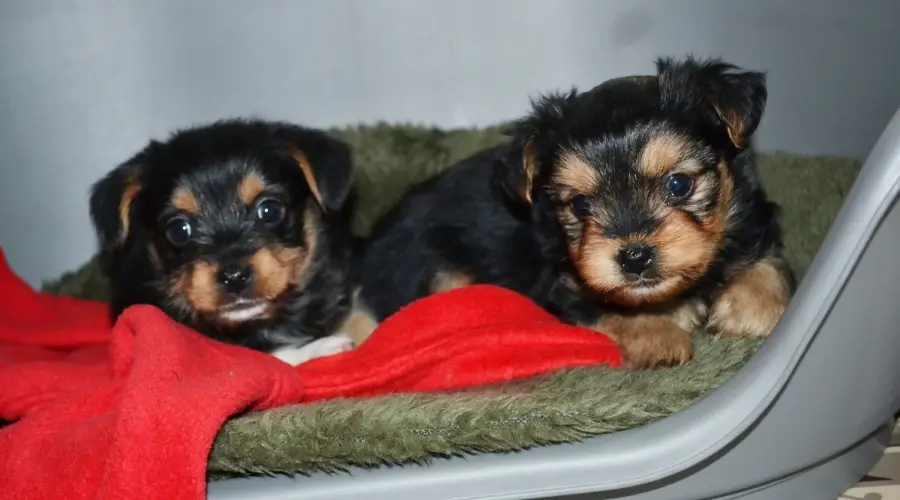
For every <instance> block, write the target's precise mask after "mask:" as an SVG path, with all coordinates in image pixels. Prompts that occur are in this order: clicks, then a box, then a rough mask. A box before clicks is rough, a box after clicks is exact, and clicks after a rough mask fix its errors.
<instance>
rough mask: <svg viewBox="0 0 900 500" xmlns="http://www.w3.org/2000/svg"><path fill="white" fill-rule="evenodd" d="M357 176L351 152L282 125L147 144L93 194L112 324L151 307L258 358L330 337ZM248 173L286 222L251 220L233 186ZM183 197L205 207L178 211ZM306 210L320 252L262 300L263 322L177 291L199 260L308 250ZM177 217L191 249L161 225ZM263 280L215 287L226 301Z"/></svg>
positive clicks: (204, 131) (344, 306)
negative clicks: (205, 305)
mask: <svg viewBox="0 0 900 500" xmlns="http://www.w3.org/2000/svg"><path fill="white" fill-rule="evenodd" d="M292 151H301V152H302V153H303V154H305V156H306V158H307V159H308V160H309V164H311V166H312V171H313V172H314V178H315V180H316V183H317V185H318V188H319V192H320V194H321V198H322V206H319V205H318V204H317V203H316V201H315V199H314V197H313V196H312V193H311V190H310V186H309V185H308V184H307V182H306V181H305V179H304V177H303V173H302V171H301V169H300V168H299V165H298V163H297V161H296V160H295V159H294V158H293V157H292V156H291V152H292ZM351 171H352V165H351V157H350V151H349V148H348V147H347V146H346V145H345V144H343V143H342V142H340V141H338V140H336V139H333V138H331V137H329V136H327V135H326V134H325V133H323V132H321V131H317V130H313V129H308V128H304V127H300V126H296V125H292V124H287V123H282V122H267V121H262V120H223V121H218V122H215V123H212V124H208V125H204V126H197V127H193V128H188V129H184V130H180V131H177V132H176V133H174V134H172V135H171V137H170V138H169V139H168V140H166V141H164V142H158V141H151V142H150V143H149V144H148V145H147V146H146V147H145V148H144V149H142V150H141V151H140V152H138V153H137V154H136V155H135V156H134V157H132V158H130V159H129V160H127V161H125V162H124V163H122V164H121V165H120V166H118V167H117V168H115V169H114V170H112V171H111V172H110V173H109V174H107V175H106V176H105V177H103V178H102V179H101V180H100V181H98V182H97V183H96V184H95V185H94V186H93V188H92V192H91V197H90V212H91V218H92V221H93V223H94V226H95V228H96V232H97V236H98V240H99V246H100V250H101V258H102V259H103V262H104V263H105V264H106V269H107V272H108V273H109V274H110V275H111V276H110V277H111V281H112V300H111V304H110V314H111V315H112V317H113V318H114V319H115V318H117V317H118V316H119V315H120V314H121V313H122V312H123V310H124V309H126V308H127V307H129V306H131V305H134V304H150V305H154V306H157V307H159V308H161V309H162V310H164V311H165V312H166V313H168V314H169V315H171V316H172V317H173V318H175V319H176V320H178V321H180V322H183V323H185V324H188V325H190V326H192V327H195V328H196V329H198V330H199V331H200V332H202V333H204V334H206V335H208V336H210V337H213V338H216V339H219V340H223V341H227V342H231V343H235V344H239V345H244V346H247V347H250V348H254V349H259V350H263V351H271V350H273V349H275V348H277V347H279V346H282V345H296V346H299V345H302V344H304V343H307V342H308V341H311V340H313V339H315V338H320V337H323V336H327V335H330V334H331V333H333V330H334V329H335V328H336V327H337V326H338V325H339V323H340V322H341V321H342V320H343V319H344V318H345V317H346V316H347V314H348V313H349V311H350V305H351V297H350V281H349V274H350V270H349V266H350V264H351V261H352V258H351V257H352V253H351V252H352V248H351V245H352V240H351V236H350V234H349V227H350V224H349V220H348V216H349V212H350V210H351V205H352V203H351V201H352V199H351V198H352V197H351V196H350V186H351ZM251 173H253V174H256V175H258V176H261V177H262V178H263V179H264V180H265V191H264V193H263V195H261V197H272V198H274V199H277V200H278V201H279V202H280V203H283V206H284V207H285V212H284V213H285V216H284V220H283V221H282V222H280V223H277V224H274V225H272V226H271V227H270V226H267V225H266V224H264V223H263V222H262V221H260V220H258V219H255V218H254V213H255V212H254V210H255V209H256V208H255V207H256V206H255V205H251V206H245V205H244V203H242V202H241V201H240V199H239V197H238V192H237V188H238V185H239V184H240V182H241V180H242V179H243V178H244V176H246V175H248V174H251ZM129 189H132V190H133V191H136V194H135V196H134V197H133V200H132V201H131V203H130V205H129V206H130V210H129V211H128V218H127V224H128V226H129V229H128V231H127V233H125V232H124V228H123V221H122V219H121V218H120V213H121V212H120V209H121V206H122V204H123V197H125V198H126V203H127V201H128V199H127V194H128V192H129V191H128V190H129ZM176 189H186V190H187V191H188V192H190V193H191V194H192V195H193V196H194V197H195V198H196V200H197V204H198V205H199V206H200V207H202V208H201V210H200V211H199V212H198V213H197V214H194V215H191V214H185V213H183V212H182V211H179V210H178V209H177V208H176V207H174V206H173V204H172V199H173V193H174V192H175V190H176ZM307 210H308V211H311V212H310V213H312V214H313V215H314V217H313V219H314V224H313V226H314V228H313V229H312V230H313V231H315V232H316V237H315V244H314V245H312V248H307V249H306V250H307V251H311V252H312V258H311V259H310V261H309V264H308V266H307V267H306V271H305V273H304V274H303V277H302V280H299V282H297V283H292V284H290V285H289V286H288V287H287V288H286V289H285V290H284V292H283V293H280V294H279V295H278V296H277V297H274V298H271V300H266V301H265V302H266V303H267V304H268V306H269V307H270V310H269V313H268V314H266V315H265V317H264V318H261V319H251V320H249V321H245V322H244V321H240V322H236V323H227V324H226V323H223V322H221V321H218V320H217V319H216V316H215V314H214V313H212V314H210V313H209V312H207V313H200V312H198V311H196V310H194V308H192V307H191V305H190V303H189V302H188V301H186V299H185V297H184V296H182V295H179V293H177V291H176V292H172V291H171V290H172V283H173V282H174V281H177V277H178V276H179V275H180V273H183V272H185V271H186V270H188V269H190V267H191V266H193V265H194V264H196V263H199V262H205V263H211V264H213V265H216V266H219V267H221V266H222V265H225V264H227V263H238V264H240V265H247V262H248V259H249V257H250V256H251V255H253V254H254V253H255V252H257V251H258V250H260V249H263V248H287V249H303V248H306V247H307V246H310V242H308V241H305V237H304V234H305V233H304V231H306V230H307V229H309V228H306V227H305V222H304V213H305V211H307ZM173 217H186V218H187V219H188V220H189V221H190V223H191V224H192V227H193V235H192V238H191V240H190V241H189V242H188V243H187V244H186V245H184V246H176V245H173V244H171V243H170V242H169V240H167V238H166V231H165V228H166V224H167V223H168V222H169V221H171V220H172V218H173ZM151 252H155V253H156V255H157V256H158V258H155V259H154V257H153V255H152V254H151ZM258 274H259V273H257V274H255V275H254V276H253V277H251V278H250V280H249V281H248V284H247V288H246V289H245V290H243V291H241V292H236V293H234V294H231V295H228V294H227V293H226V292H225V291H223V289H222V288H221V285H219V288H218V289H217V293H220V294H221V295H220V300H221V301H225V300H226V299H225V298H226V297H228V300H231V299H233V298H235V297H242V298H247V299H255V298H257V297H255V296H253V293H255V292H254V290H255V288H254V287H255V286H257V283H256V280H258V279H261V278H259V275H258Z"/></svg>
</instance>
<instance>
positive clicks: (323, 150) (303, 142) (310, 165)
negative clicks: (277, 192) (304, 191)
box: [287, 132, 353, 212]
mask: <svg viewBox="0 0 900 500" xmlns="http://www.w3.org/2000/svg"><path fill="white" fill-rule="evenodd" d="M287 150H288V152H289V153H290V155H291V157H292V158H293V159H294V161H296V162H297V165H298V166H299V167H300V170H301V172H302V173H303V177H304V178H305V179H306V184H307V185H308V186H309V190H310V192H311V193H312V195H313V197H314V198H315V199H316V202H318V204H319V206H321V207H322V209H323V210H325V211H326V212H337V211H340V209H341V208H342V207H343V206H344V202H346V201H347V196H348V195H349V194H350V189H351V187H352V185H353V159H352V155H351V153H350V147H349V146H347V144H345V143H344V142H342V141H339V140H337V139H335V138H333V137H330V136H328V135H326V134H324V133H312V132H310V133H308V134H302V137H301V136H298V137H296V138H294V140H291V141H290V142H289V143H288V144H287Z"/></svg>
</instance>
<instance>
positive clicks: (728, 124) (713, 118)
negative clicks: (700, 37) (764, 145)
mask: <svg viewBox="0 0 900 500" xmlns="http://www.w3.org/2000/svg"><path fill="white" fill-rule="evenodd" d="M656 68H657V72H658V73H659V86H660V95H661V98H662V105H663V107H664V108H670V109H674V110H677V111H679V112H685V111H690V109H691V108H696V107H697V106H699V107H700V108H701V110H702V114H703V118H704V119H705V120H706V121H707V122H708V123H711V124H712V125H714V126H717V127H719V128H720V129H724V132H725V133H726V134H727V136H728V139H729V140H730V141H731V143H732V144H733V145H734V147H736V148H738V149H741V148H744V147H746V146H747V142H748V141H749V139H750V137H751V136H752V135H753V133H754V132H755V131H756V127H757V126H758V125H759V122H760V119H761V118H762V115H763V111H764V109H765V106H766V100H767V99H768V91H767V89H766V75H765V74H764V73H760V72H755V71H741V70H740V68H738V67H737V66H734V65H732V64H728V63H725V62H722V61H721V60H718V59H708V60H697V59H694V58H692V57H687V58H686V59H685V60H684V61H679V62H676V61H674V60H673V59H671V58H662V59H659V60H657V62H656Z"/></svg>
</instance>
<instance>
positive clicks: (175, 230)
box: [166, 217, 194, 247]
mask: <svg viewBox="0 0 900 500" xmlns="http://www.w3.org/2000/svg"><path fill="white" fill-rule="evenodd" d="M193 235H194V228H193V227H192V226H191V221H189V220H187V219H185V218H184V217H176V218H174V219H172V220H171V221H169V223H168V224H166V239H167V240H169V243H171V244H173V245H175V246H176V247H180V246H183V245H186V244H187V242H189V241H191V236H193Z"/></svg>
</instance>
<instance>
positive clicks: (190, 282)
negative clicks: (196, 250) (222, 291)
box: [175, 262, 219, 314]
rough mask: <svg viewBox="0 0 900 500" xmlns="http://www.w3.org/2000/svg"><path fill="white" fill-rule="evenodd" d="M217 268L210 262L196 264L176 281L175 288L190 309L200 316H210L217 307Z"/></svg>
mask: <svg viewBox="0 0 900 500" xmlns="http://www.w3.org/2000/svg"><path fill="white" fill-rule="evenodd" d="M218 270H219V268H218V266H217V265H216V264H213V263H210V262H197V263H195V264H194V265H193V267H192V268H191V269H190V271H188V272H187V273H186V274H185V275H183V276H182V277H181V278H180V279H178V280H176V283H175V286H176V287H180V288H181V290H175V291H176V292H180V293H181V294H182V295H183V296H184V297H185V299H187V301H188V303H189V304H190V305H191V307H193V308H194V310H196V311H197V312H199V313H201V314H212V313H214V312H215V311H216V309H217V308H218V307H219V290H218V287H217V286H216V272H218Z"/></svg>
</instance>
